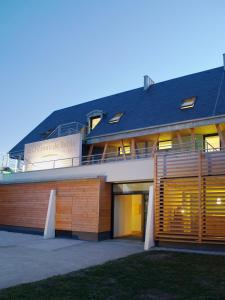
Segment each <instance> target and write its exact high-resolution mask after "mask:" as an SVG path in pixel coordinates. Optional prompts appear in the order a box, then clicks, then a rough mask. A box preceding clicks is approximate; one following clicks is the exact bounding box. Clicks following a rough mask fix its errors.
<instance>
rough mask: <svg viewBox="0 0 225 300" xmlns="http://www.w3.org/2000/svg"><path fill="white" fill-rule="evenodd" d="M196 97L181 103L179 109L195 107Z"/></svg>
mask: <svg viewBox="0 0 225 300" xmlns="http://www.w3.org/2000/svg"><path fill="white" fill-rule="evenodd" d="M195 101H196V97H191V98H187V99H184V100H183V101H182V103H181V106H180V108H181V109H187V108H193V107H194V105H195Z"/></svg>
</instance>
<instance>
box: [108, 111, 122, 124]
mask: <svg viewBox="0 0 225 300" xmlns="http://www.w3.org/2000/svg"><path fill="white" fill-rule="evenodd" d="M122 116H123V113H122V112H119V113H116V114H115V115H114V116H113V117H112V118H111V119H110V120H109V123H110V124H113V123H118V122H119V121H120V119H121V117H122Z"/></svg>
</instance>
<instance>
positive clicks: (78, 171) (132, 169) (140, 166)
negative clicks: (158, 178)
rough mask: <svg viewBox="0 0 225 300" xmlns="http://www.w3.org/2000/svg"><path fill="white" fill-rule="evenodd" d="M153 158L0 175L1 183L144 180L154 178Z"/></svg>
mask: <svg viewBox="0 0 225 300" xmlns="http://www.w3.org/2000/svg"><path fill="white" fill-rule="evenodd" d="M153 166H154V164H153V159H152V158H142V159H136V160H127V161H120V162H110V163H102V164H95V165H88V166H80V167H70V168H60V169H50V170H41V171H30V172H24V173H15V174H7V175H3V177H2V178H1V177H0V184H1V183H2V184H9V183H19V182H43V181H50V180H65V179H82V178H91V177H93V178H96V177H98V176H104V177H105V178H106V181H107V182H118V181H121V182H122V181H143V180H151V179H153V174H154V170H153Z"/></svg>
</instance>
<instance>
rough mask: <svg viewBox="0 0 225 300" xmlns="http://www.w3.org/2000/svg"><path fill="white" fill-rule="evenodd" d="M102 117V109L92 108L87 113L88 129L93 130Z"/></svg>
mask: <svg viewBox="0 0 225 300" xmlns="http://www.w3.org/2000/svg"><path fill="white" fill-rule="evenodd" d="M102 117H103V111H102V110H98V109H96V110H93V111H91V112H90V113H89V114H87V120H88V128H89V131H91V130H93V129H94V128H95V127H96V126H97V125H98V123H99V122H100V121H101V119H102Z"/></svg>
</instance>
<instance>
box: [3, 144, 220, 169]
mask: <svg viewBox="0 0 225 300" xmlns="http://www.w3.org/2000/svg"><path fill="white" fill-rule="evenodd" d="M195 150H203V151H205V152H215V151H219V150H220V149H216V148H214V147H213V146H212V145H210V144H209V145H204V147H199V146H198V147H197V146H196V145H195V144H194V143H190V142H186V143H182V144H181V143H179V144H173V145H172V147H170V148H169V147H166V146H165V147H164V148H163V147H162V146H161V147H160V150H159V149H158V148H154V146H152V147H146V148H139V147H136V148H135V150H134V151H133V152H132V150H131V149H130V151H129V153H127V152H126V151H124V153H123V152H121V149H120V151H118V150H117V151H114V152H107V153H105V154H103V153H94V154H92V155H85V156H82V157H71V158H61V159H55V160H46V161H38V162H29V161H24V160H16V159H9V157H8V160H5V162H6V161H7V163H4V165H2V167H10V168H11V169H12V171H13V172H24V171H30V170H44V169H56V168H65V167H75V166H82V165H93V164H101V163H109V162H119V161H123V160H133V159H142V158H149V157H151V156H152V155H153V154H154V153H155V152H156V151H157V152H158V153H159V154H164V153H185V152H190V153H191V152H192V151H195Z"/></svg>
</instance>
